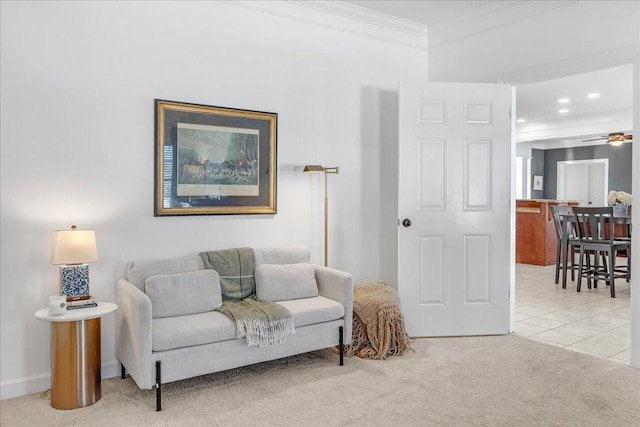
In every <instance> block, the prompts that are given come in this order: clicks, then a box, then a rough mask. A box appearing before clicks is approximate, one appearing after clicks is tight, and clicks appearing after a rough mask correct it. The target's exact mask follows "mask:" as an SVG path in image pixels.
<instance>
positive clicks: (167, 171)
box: [155, 99, 278, 216]
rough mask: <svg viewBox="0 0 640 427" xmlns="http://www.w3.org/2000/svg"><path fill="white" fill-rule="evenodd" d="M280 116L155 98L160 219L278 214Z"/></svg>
mask: <svg viewBox="0 0 640 427" xmlns="http://www.w3.org/2000/svg"><path fill="white" fill-rule="evenodd" d="M277 117H278V116H277V114H276V113H266V112H260V111H249V110H238V109H234V108H224V107H213V106H207V105H198V104H188V103H180V102H174V101H164V100H158V99H156V100H155V119H156V123H155V124H156V146H155V156H156V162H155V216H170V215H219V214H227V215H228V214H275V213H276V170H277V164H276V158H277V157H276V146H277Z"/></svg>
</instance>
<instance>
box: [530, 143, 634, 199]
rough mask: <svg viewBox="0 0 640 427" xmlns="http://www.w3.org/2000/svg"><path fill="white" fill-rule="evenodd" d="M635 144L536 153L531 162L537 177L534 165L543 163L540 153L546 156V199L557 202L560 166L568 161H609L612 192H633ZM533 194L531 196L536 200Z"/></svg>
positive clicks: (533, 152)
mask: <svg viewBox="0 0 640 427" xmlns="http://www.w3.org/2000/svg"><path fill="white" fill-rule="evenodd" d="M632 147H633V144H632V143H627V144H622V145H621V146H619V147H612V146H610V145H609V144H603V145H591V146H587V147H572V148H556V149H552V150H532V154H533V160H532V162H531V174H532V175H537V174H538V173H537V172H536V169H535V167H534V165H535V164H536V163H538V164H539V163H540V161H539V160H537V159H536V153H535V152H537V151H542V152H543V153H544V159H543V160H542V168H543V170H544V194H543V196H544V197H543V198H545V199H555V198H556V188H557V180H558V167H557V163H558V162H561V161H566V160H590V159H609V191H611V190H616V191H626V192H627V193H632V191H631V169H632V154H633V153H632ZM534 193H539V192H538V191H535V192H532V193H531V196H532V197H533V198H536V197H537V196H535V195H534Z"/></svg>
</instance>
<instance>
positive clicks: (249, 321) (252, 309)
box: [218, 297, 295, 347]
mask: <svg viewBox="0 0 640 427" xmlns="http://www.w3.org/2000/svg"><path fill="white" fill-rule="evenodd" d="M218 311H219V312H221V313H222V314H224V315H226V316H228V317H230V318H231V319H233V320H234V321H235V322H236V338H246V339H247V345H249V346H252V347H271V346H274V345H278V344H282V343H283V342H285V341H286V340H287V336H288V335H291V334H293V333H295V329H294V327H293V319H292V317H291V313H289V310H287V309H286V308H284V307H283V306H281V305H279V304H276V303H274V302H268V301H261V300H257V299H254V298H252V297H249V298H247V299H243V300H242V301H238V302H225V303H223V304H222V307H220V308H218Z"/></svg>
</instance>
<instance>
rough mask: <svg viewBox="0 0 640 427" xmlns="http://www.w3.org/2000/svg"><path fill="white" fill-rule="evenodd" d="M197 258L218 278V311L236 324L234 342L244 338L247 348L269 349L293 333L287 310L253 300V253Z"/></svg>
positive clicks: (229, 251) (222, 253) (220, 253)
mask: <svg viewBox="0 0 640 427" xmlns="http://www.w3.org/2000/svg"><path fill="white" fill-rule="evenodd" d="M200 257H201V258H202V261H203V262H204V265H205V268H209V269H213V270H216V271H217V272H218V275H219V276H220V287H221V289H222V301H223V303H222V306H221V307H220V308H219V309H218V311H219V312H221V313H222V314H224V315H226V316H228V317H229V318H231V319H232V320H233V321H235V323H236V338H238V339H240V338H246V339H247V345H249V346H255V347H271V346H274V345H278V344H282V343H283V342H285V341H286V339H287V336H288V335H291V334H293V333H295V330H294V326H293V318H292V317H291V313H290V312H289V310H287V309H286V308H284V307H283V306H281V305H279V304H276V303H272V302H268V301H261V300H258V299H257V298H256V296H255V292H256V283H255V276H254V270H255V258H254V253H253V249H251V248H237V249H226V250H220V251H208V252H201V253H200Z"/></svg>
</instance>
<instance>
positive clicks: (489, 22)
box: [429, 0, 576, 48]
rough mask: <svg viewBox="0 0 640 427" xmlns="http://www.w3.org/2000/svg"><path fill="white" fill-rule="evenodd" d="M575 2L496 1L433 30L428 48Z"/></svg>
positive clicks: (431, 28)
mask: <svg viewBox="0 0 640 427" xmlns="http://www.w3.org/2000/svg"><path fill="white" fill-rule="evenodd" d="M575 2H576V0H572V1H559V0H558V1H515V0H512V1H493V2H490V3H489V5H488V6H487V7H485V8H484V9H482V10H480V11H474V12H473V13H469V14H466V15H463V16H460V17H457V18H454V19H450V20H448V21H443V22H439V23H437V24H435V25H431V27H430V35H429V46H430V48H436V47H439V46H442V45H445V44H448V43H452V42H455V41H458V40H463V39H466V38H468V37H473V36H475V35H477V34H479V33H484V32H486V31H491V30H493V29H496V28H500V27H502V26H505V25H511V24H514V23H517V22H519V21H522V20H525V19H528V18H530V17H532V16H535V15H539V14H542V13H546V12H549V11H552V10H554V9H558V8H561V7H565V6H567V5H569V4H572V3H575Z"/></svg>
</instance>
